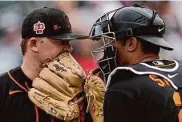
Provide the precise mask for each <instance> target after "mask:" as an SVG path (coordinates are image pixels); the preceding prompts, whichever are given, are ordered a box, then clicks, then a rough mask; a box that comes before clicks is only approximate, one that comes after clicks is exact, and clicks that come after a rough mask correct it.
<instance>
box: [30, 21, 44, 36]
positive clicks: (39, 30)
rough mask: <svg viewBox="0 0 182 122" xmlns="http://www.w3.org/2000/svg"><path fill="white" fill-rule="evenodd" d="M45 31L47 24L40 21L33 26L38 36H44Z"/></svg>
mask: <svg viewBox="0 0 182 122" xmlns="http://www.w3.org/2000/svg"><path fill="white" fill-rule="evenodd" d="M44 29H45V24H44V23H42V22H40V21H38V22H37V23H35V24H34V25H33V30H34V31H35V32H36V34H43V32H44Z"/></svg>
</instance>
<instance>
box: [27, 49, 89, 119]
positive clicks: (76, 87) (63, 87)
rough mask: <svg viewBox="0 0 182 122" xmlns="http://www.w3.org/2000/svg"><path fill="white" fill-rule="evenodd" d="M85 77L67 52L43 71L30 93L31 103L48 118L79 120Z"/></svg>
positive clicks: (35, 80)
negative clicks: (44, 112) (46, 114)
mask: <svg viewBox="0 0 182 122" xmlns="http://www.w3.org/2000/svg"><path fill="white" fill-rule="evenodd" d="M84 82H85V73H84V71H83V69H82V68H81V66H80V65H79V64H78V63H77V62H76V61H75V60H74V58H73V57H72V56H71V54H70V53H69V52H68V51H64V52H62V53H61V54H60V55H59V56H58V57H57V58H55V59H54V60H53V61H50V62H49V63H47V64H46V66H45V67H44V68H43V69H42V70H41V72H40V74H39V76H38V77H37V78H35V79H34V80H33V84H32V86H33V88H31V89H30V91H29V92H28V96H29V98H30V100H31V101H32V102H33V103H34V104H35V105H37V106H38V107H39V108H41V109H42V110H44V111H46V112H47V113H48V114H50V115H52V116H54V117H57V118H59V119H62V120H65V121H71V120H73V119H76V118H79V116H80V112H81V110H80V105H82V103H83V99H84V96H83V85H84Z"/></svg>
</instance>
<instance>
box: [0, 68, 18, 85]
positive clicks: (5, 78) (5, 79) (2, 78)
mask: <svg viewBox="0 0 182 122" xmlns="http://www.w3.org/2000/svg"><path fill="white" fill-rule="evenodd" d="M18 69H19V67H17V68H14V69H11V70H10V71H9V73H14V72H16V71H17V70H18ZM11 83H12V81H11V79H10V77H9V75H8V72H5V73H3V74H1V75H0V86H3V87H4V86H9V85H11Z"/></svg>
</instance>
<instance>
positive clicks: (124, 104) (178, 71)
mask: <svg viewBox="0 0 182 122" xmlns="http://www.w3.org/2000/svg"><path fill="white" fill-rule="evenodd" d="M181 65H182V63H181V62H178V61H175V60H172V61H169V60H154V61H149V62H145V63H140V64H136V65H132V66H129V67H118V68H116V69H115V70H114V71H113V72H112V73H111V74H110V75H109V77H108V82H107V85H106V87H107V92H106V95H105V101H104V121H105V122H134V121H135V122H179V118H180V117H182V115H181V114H179V113H180V108H181V106H182V104H181V97H180V93H182V92H181V88H182V79H181V78H182V67H181ZM181 122H182V120H181Z"/></svg>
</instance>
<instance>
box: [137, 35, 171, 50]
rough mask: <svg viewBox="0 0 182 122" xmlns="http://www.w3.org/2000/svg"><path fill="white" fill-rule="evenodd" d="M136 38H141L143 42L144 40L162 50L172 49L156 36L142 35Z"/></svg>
mask: <svg viewBox="0 0 182 122" xmlns="http://www.w3.org/2000/svg"><path fill="white" fill-rule="evenodd" d="M137 37H138V38H141V39H143V40H146V41H148V42H150V43H152V44H155V45H157V46H159V47H161V48H163V49H166V50H173V47H172V46H171V45H170V44H169V43H167V42H166V41H165V40H164V39H163V38H162V37H157V36H151V35H150V36H149V35H146V36H145V35H142V36H137Z"/></svg>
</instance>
